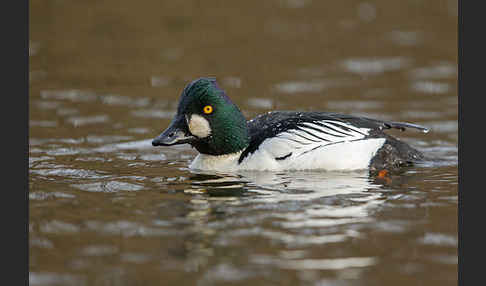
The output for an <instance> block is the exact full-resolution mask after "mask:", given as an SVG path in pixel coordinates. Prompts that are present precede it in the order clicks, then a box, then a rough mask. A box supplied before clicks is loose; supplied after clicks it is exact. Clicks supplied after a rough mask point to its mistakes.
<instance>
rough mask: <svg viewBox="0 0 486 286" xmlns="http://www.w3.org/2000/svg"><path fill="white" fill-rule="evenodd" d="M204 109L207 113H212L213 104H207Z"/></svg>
mask: <svg viewBox="0 0 486 286" xmlns="http://www.w3.org/2000/svg"><path fill="white" fill-rule="evenodd" d="M203 111H204V113H206V114H211V113H213V107H212V106H211V105H206V106H204V108H203Z"/></svg>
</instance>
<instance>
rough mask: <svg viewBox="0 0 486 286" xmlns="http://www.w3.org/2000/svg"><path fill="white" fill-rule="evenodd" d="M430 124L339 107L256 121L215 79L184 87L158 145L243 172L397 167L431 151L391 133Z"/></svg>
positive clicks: (207, 165) (200, 162) (203, 166)
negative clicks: (183, 147)
mask: <svg viewBox="0 0 486 286" xmlns="http://www.w3.org/2000/svg"><path fill="white" fill-rule="evenodd" d="M392 128H395V129H399V130H402V131H404V130H405V129H407V128H413V129H417V130H420V131H422V132H428V129H427V128H425V127H423V126H420V125H416V124H412V123H405V122H392V121H382V120H377V119H372V118H367V117H362V116H353V115H345V114H339V113H333V112H315V111H312V112H302V111H270V112H268V113H265V114H262V115H259V116H257V117H255V118H253V119H251V120H249V121H247V120H246V118H245V117H244V116H243V114H242V112H241V111H240V109H239V108H238V106H236V105H235V104H234V103H233V102H232V101H231V100H230V98H229V97H228V96H227V95H226V92H225V91H224V90H223V89H221V88H220V87H219V85H218V84H217V82H216V79H214V78H198V79H196V80H194V81H192V82H190V83H189V84H187V86H186V87H185V88H184V90H183V91H182V94H181V97H180V99H179V103H178V107H177V113H176V115H175V116H174V118H173V119H172V122H171V123H170V125H169V126H168V128H167V129H166V130H165V131H163V132H162V133H161V134H160V135H159V136H157V137H156V138H155V139H153V141H152V145H153V146H171V145H176V144H190V145H192V147H194V148H195V149H196V150H197V151H198V152H199V154H198V155H197V156H196V157H195V159H194V160H193V161H192V163H190V165H189V168H191V169H196V170H212V171H222V172H224V171H237V170H268V171H282V170H329V171H336V170H340V171H344V170H358V169H369V170H370V171H380V170H388V171H394V170H398V169H400V168H402V167H404V166H410V165H413V164H414V163H415V162H419V161H421V160H424V155H423V154H422V153H421V152H419V151H418V150H416V149H415V148H413V147H411V146H410V145H408V144H406V143H405V142H403V141H401V140H399V139H397V138H395V137H393V136H391V135H389V134H387V133H385V132H384V131H385V130H387V129H392Z"/></svg>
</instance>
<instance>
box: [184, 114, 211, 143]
mask: <svg viewBox="0 0 486 286" xmlns="http://www.w3.org/2000/svg"><path fill="white" fill-rule="evenodd" d="M187 125H188V126H189V131H191V133H192V135H194V136H197V137H199V138H205V137H208V136H209V135H210V134H211V127H210V126H209V122H208V121H207V120H206V119H205V118H204V117H202V116H200V115H197V114H193V115H192V116H191V118H190V119H189V120H188V123H187Z"/></svg>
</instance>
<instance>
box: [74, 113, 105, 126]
mask: <svg viewBox="0 0 486 286" xmlns="http://www.w3.org/2000/svg"><path fill="white" fill-rule="evenodd" d="M109 119H110V117H109V116H108V115H105V114H102V115H92V116H74V117H69V118H68V119H67V121H68V122H69V123H71V124H72V125H74V127H80V126H84V125H89V124H99V123H105V122H107V121H109Z"/></svg>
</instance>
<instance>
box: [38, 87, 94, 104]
mask: <svg viewBox="0 0 486 286" xmlns="http://www.w3.org/2000/svg"><path fill="white" fill-rule="evenodd" d="M40 96H41V97H42V98H44V99H57V100H70V101H72V102H89V101H94V100H96V99H97V98H98V97H97V96H96V94H95V93H94V92H92V91H83V90H41V92H40Z"/></svg>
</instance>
